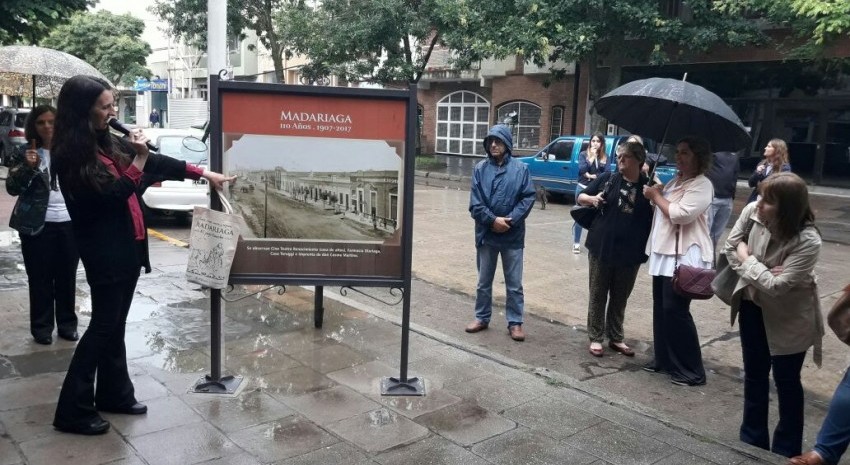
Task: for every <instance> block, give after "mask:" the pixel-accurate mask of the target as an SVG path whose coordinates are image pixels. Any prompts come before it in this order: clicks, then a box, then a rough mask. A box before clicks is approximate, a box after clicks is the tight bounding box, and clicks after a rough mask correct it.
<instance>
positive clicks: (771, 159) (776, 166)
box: [747, 139, 791, 203]
mask: <svg viewBox="0 0 850 465" xmlns="http://www.w3.org/2000/svg"><path fill="white" fill-rule="evenodd" d="M783 171H791V163H790V162H789V159H788V144H786V143H785V141H784V140H782V139H770V141H769V142H768V143H767V145H766V146H765V147H764V160H762V161H761V162H760V163H759V164H758V166H756V169H755V171H753V174H752V176H750V182H749V183H750V187H752V188H753V192H752V193H750V197H749V198H748V199H747V203H750V202H754V201H755V200H756V198H757V197H758V194H759V184H760V183H761V182H762V181H764V180H765V178H767V177H768V176H770V175H771V174H773V173H779V172H783Z"/></svg>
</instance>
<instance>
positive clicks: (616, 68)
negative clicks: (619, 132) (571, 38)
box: [588, 35, 626, 134]
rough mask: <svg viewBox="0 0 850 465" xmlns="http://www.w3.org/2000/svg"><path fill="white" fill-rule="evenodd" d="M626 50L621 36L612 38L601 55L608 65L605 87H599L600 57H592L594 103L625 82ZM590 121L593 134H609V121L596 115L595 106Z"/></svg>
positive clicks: (590, 69)
mask: <svg viewBox="0 0 850 465" xmlns="http://www.w3.org/2000/svg"><path fill="white" fill-rule="evenodd" d="M624 50H625V38H624V37H623V36H622V35H619V36H615V37H612V38H611V40H610V41H609V46H608V49H607V50H606V51H604V52H602V53H601V54H600V55H601V57H602V58H604V60H605V64H607V65H608V79H607V81H606V83H605V86H604V87H603V86H600V85H599V79H598V74H599V59H600V55H596V54H595V53H594V54H591V55H590V57H589V60H588V61H590V63H589V66H588V68H589V69H588V79H590V97H591V99H592V100H593V102H594V103H595V102H596V101H597V100H598V99H599V98H601V97H602V96H603V95H605V94H606V93H608V92H609V91H611V90H612V89H614V88H616V87H618V86H619V85H620V83H621V81H622V80H623V62H624V61H625V58H626V56H625V53H624ZM590 121H591V128H593V132H596V131H599V132H601V133H603V134H606V133H607V130H608V121H607V120H606V119H605V118H603V117H602V116H600V115H599V114H598V113H596V106H595V105H594V106H593V107H592V108H591V113H590Z"/></svg>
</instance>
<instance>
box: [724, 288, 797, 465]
mask: <svg viewBox="0 0 850 465" xmlns="http://www.w3.org/2000/svg"><path fill="white" fill-rule="evenodd" d="M738 327H739V329H740V334H741V350H742V352H743V360H744V415H743V420H742V422H741V430H740V438H741V441H743V442H746V443H747V444H751V445H753V446H756V447H761V448H762V449H765V450H770V451H772V452H773V453H774V454H779V455H784V456H785V457H794V456H795V455H800V453H801V452H802V448H803V409H804V405H803V384H802V383H801V381H800V371H801V370H802V369H803V361H804V360H805V359H806V352H805V351H803V352H800V353H796V354H789V355H771V354H770V348H769V347H768V345H767V333H766V332H765V329H764V320H763V319H762V309H761V308H760V307H759V306H758V305H756V304H755V303H753V302H751V301H749V300H742V301H741V309H740V312H739V313H738ZM771 370H773V382H774V384H775V385H776V397H777V400H778V401H779V402H778V403H779V423H777V425H776V429H775V430H773V445H772V446H771V444H770V431H769V430H768V426H767V413H768V405H769V402H770V380H769V376H770V372H771Z"/></svg>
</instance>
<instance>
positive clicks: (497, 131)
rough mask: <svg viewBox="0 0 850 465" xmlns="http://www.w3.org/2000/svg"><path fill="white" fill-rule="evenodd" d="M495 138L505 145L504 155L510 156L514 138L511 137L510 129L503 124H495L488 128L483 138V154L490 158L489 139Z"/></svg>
mask: <svg viewBox="0 0 850 465" xmlns="http://www.w3.org/2000/svg"><path fill="white" fill-rule="evenodd" d="M491 137H497V138H498V139H499V140H501V141H502V142H504V144H505V155H511V151H512V150H513V148H514V138H513V136H512V135H511V129H510V128H509V127H507V126H506V125H504V124H497V125H495V126H493V127H492V128H490V132H488V133H487V137H485V138H484V142H483V143H484V152H485V153H486V154H487V156H488V157H489V156H490V138H491Z"/></svg>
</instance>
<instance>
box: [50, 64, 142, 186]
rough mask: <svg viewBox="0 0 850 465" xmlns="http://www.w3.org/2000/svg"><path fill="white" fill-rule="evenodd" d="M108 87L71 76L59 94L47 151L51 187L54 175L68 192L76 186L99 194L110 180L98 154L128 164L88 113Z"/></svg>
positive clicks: (108, 133) (126, 157) (81, 77)
mask: <svg viewBox="0 0 850 465" xmlns="http://www.w3.org/2000/svg"><path fill="white" fill-rule="evenodd" d="M111 90H112V86H110V85H109V83H108V82H106V81H104V80H103V79H99V78H96V77H92V76H74V77H72V78H71V79H68V80H67V81H66V82H65V84H64V85H63V86H62V89H61V90H60V91H59V99H58V105H57V107H58V111H57V113H56V124H55V126H54V127H53V150H51V153H50V154H51V157H50V158H51V167H50V168H51V170H50V171H51V179H50V182H51V184H53V185H55V183H56V178H57V176H58V177H59V181H60V183H61V184H62V185H63V186H65V187H66V188H68V189H76V188H80V187H84V188H89V189H94V190H95V191H97V192H100V191H101V190H102V189H103V186H104V185H105V184H108V183H110V182H112V181H114V177H113V176H112V174H110V173H109V172H108V171H106V168H105V166H104V165H103V164H102V163H100V162H99V160H98V158H97V155H98V152H102V153H103V154H105V155H107V156H109V157H110V158H112V159H113V160H115V161H116V162H118V163H119V164H121V165H124V166H126V165H127V164H129V160H130V159H129V156H128V155H127V154H125V153H124V152H123V151H122V150H121V149H120V148H118V147H120V146H119V145H118V144H115V143H114V141H113V137H114V136H112V135H111V134H110V132H109V129H105V130H99V129H95V127H94V126H93V125H92V122H91V112H92V108H93V107H94V105H95V103H96V102H97V99H98V98H100V96H101V94H103V92H104V91H111Z"/></svg>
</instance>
